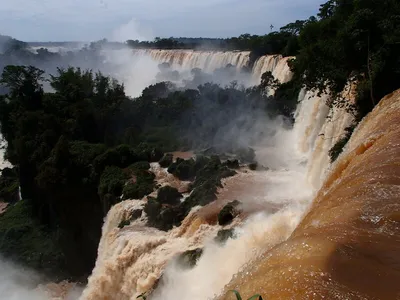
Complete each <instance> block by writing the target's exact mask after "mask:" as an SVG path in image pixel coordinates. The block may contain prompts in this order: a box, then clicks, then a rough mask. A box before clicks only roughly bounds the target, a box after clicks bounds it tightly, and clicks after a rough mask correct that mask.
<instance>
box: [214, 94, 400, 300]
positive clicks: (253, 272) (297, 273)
mask: <svg viewBox="0 0 400 300" xmlns="http://www.w3.org/2000/svg"><path fill="white" fill-rule="evenodd" d="M399 123H400V90H397V91H395V92H393V93H392V94H390V95H388V96H386V97H385V98H384V99H382V101H381V102H380V103H379V104H378V105H377V106H376V107H375V109H374V110H373V111H372V112H371V113H370V114H369V115H368V116H367V117H365V118H364V120H363V121H362V122H361V123H360V124H359V126H358V128H357V129H356V131H355V132H354V134H353V136H352V137H351V139H350V141H349V143H348V145H347V146H346V149H345V150H344V152H343V153H342V155H341V156H340V157H339V159H338V161H337V162H336V163H335V164H334V165H333V166H332V170H331V172H330V173H329V174H328V176H327V178H326V180H325V183H324V184H323V186H322V188H321V190H320V191H319V193H318V194H317V196H316V198H315V200H314V202H313V205H312V206H311V208H310V210H309V212H308V214H307V215H306V216H305V218H304V219H303V221H302V222H301V223H300V225H299V226H298V227H297V229H296V230H295V231H294V233H293V234H292V235H291V237H290V238H289V239H288V240H287V241H286V242H284V243H282V244H280V245H278V246H276V247H275V248H273V249H272V250H270V251H267V252H266V253H264V254H263V255H262V256H261V257H260V258H259V259H258V260H256V261H255V262H254V263H252V264H251V265H249V266H248V267H247V268H245V269H244V270H243V271H242V272H241V273H239V274H237V275H236V276H235V277H234V279H233V280H232V281H231V283H230V284H229V285H228V286H227V287H226V290H228V289H232V288H234V289H237V290H239V291H240V292H241V294H242V296H243V298H246V299H247V298H248V297H250V296H252V295H254V294H256V293H260V294H262V295H263V296H264V297H265V298H266V299H399V297H400V285H399V282H400V127H399ZM224 294H225V295H226V296H224V297H223V298H221V299H230V297H232V296H233V295H230V294H226V293H224ZM232 299H233V298H232Z"/></svg>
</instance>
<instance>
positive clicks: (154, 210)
mask: <svg viewBox="0 0 400 300" xmlns="http://www.w3.org/2000/svg"><path fill="white" fill-rule="evenodd" d="M143 211H144V212H145V213H146V215H147V217H148V218H149V221H150V220H155V219H156V218H157V216H158V215H159V214H160V212H161V204H160V203H159V202H157V200H156V199H154V198H152V197H148V199H147V203H146V204H145V206H144V209H143Z"/></svg>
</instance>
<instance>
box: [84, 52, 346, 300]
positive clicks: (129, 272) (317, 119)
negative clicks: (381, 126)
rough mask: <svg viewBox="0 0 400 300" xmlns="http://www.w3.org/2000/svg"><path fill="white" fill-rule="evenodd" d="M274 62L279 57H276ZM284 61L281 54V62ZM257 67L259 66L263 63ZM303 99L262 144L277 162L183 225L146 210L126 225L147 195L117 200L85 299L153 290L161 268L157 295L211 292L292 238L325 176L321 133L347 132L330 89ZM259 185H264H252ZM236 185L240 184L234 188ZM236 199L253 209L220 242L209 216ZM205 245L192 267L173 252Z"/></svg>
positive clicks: (262, 157)
mask: <svg viewBox="0 0 400 300" xmlns="http://www.w3.org/2000/svg"><path fill="white" fill-rule="evenodd" d="M149 51H150V50H149ZM157 51H158V52H157V53H160V52H162V51H160V50H157ZM166 53H168V51H166V52H164V54H163V55H165V57H168V55H167V54H166ZM159 55H161V54H159ZM185 55H186V54H185ZM179 57H181V58H180V63H181V64H184V60H185V59H186V58H182V54H180V56H179ZM165 59H167V58H165ZM168 60H169V61H170V62H171V61H174V60H176V59H175V58H168ZM197 61H198V60H197ZM267 61H268V60H267ZM185 63H186V64H188V63H187V62H185ZM267 63H268V64H271V66H272V65H273V64H272V63H271V62H270V61H268V62H267ZM259 64H261V62H259ZM279 64H280V61H277V62H276V65H275V69H276V68H277V67H276V66H277V65H279ZM193 65H195V63H193ZM255 67H257V68H259V66H257V64H256V66H255ZM280 68H281V70H280V71H279V72H276V73H277V74H281V75H280V76H282V78H289V77H290V76H291V74H290V71H289V69H288V68H286V71H284V70H285V68H283V67H280ZM264 69H266V68H264ZM285 72H286V73H285ZM299 100H300V101H302V102H301V104H300V105H299V107H298V110H297V112H296V123H295V126H294V128H293V129H292V130H288V129H284V127H283V126H279V125H277V127H276V134H275V136H273V137H270V141H273V143H272V144H271V142H270V143H269V144H268V146H267V148H263V147H259V148H257V151H256V154H257V158H258V161H259V162H260V163H261V164H263V165H267V166H268V165H269V164H271V165H272V164H273V163H274V165H273V168H272V169H271V170H268V171H258V172H249V171H244V170H242V171H241V172H240V173H239V175H237V176H236V177H233V178H230V179H227V180H226V181H225V187H224V188H223V189H222V190H221V191H220V194H219V199H218V200H217V201H216V202H215V203H212V204H210V205H208V206H206V207H204V208H197V209H194V210H193V211H192V212H191V213H190V214H189V215H188V216H187V217H186V219H185V220H184V222H183V223H182V225H181V226H180V227H179V228H175V229H173V230H171V231H169V232H167V233H166V232H161V231H158V230H156V229H153V228H149V227H146V226H145V221H146V217H145V216H142V218H140V219H139V220H137V221H135V222H132V223H131V225H129V226H126V227H124V228H123V229H119V228H118V224H119V223H120V222H121V220H123V219H125V218H127V217H128V216H129V215H130V213H131V212H132V211H133V210H135V209H140V208H142V207H143V205H144V200H135V201H124V202H122V203H119V204H117V205H115V206H114V207H113V208H112V209H111V210H110V212H109V213H108V216H107V218H106V221H105V224H104V226H103V235H102V239H101V242H100V245H99V250H98V259H97V262H96V266H95V268H94V270H93V274H92V276H91V277H90V278H89V282H88V286H87V288H86V290H85V291H84V293H83V295H82V297H81V299H82V300H92V299H93V300H94V299H119V300H124V299H136V297H137V296H138V295H139V294H141V293H143V292H146V291H149V290H151V289H152V287H153V286H154V285H155V284H156V282H157V281H158V279H159V278H160V276H162V280H161V281H160V282H159V283H158V285H157V289H156V290H155V291H154V293H153V294H152V299H155V300H161V299H164V300H173V299H177V298H182V299H189V298H190V299H196V300H204V299H211V298H213V297H215V296H216V295H218V294H219V293H220V292H221V291H222V290H223V288H224V286H225V285H226V284H228V283H229V282H230V281H231V279H232V278H233V277H234V276H235V274H237V273H238V271H239V270H240V269H242V268H243V267H244V266H245V265H247V264H249V263H251V262H252V261H255V260H257V259H260V256H262V255H263V254H264V253H265V252H266V251H267V250H268V249H271V248H272V247H274V246H275V245H277V244H279V243H281V242H283V241H285V240H286V239H287V238H288V237H289V236H290V235H291V234H292V232H293V231H294V230H295V228H296V226H297V225H298V224H299V222H300V221H301V219H302V216H303V215H304V213H305V212H306V211H307V208H308V207H309V205H310V203H311V200H312V198H313V194H314V192H315V190H316V189H315V187H318V185H319V182H320V181H322V178H323V174H324V170H323V169H326V168H327V165H326V164H325V162H324V164H322V163H321V164H320V165H319V167H320V169H322V171H318V172H317V171H316V170H317V169H318V167H315V166H314V165H313V164H314V162H313V160H314V161H321V158H320V155H316V151H317V150H316V148H315V147H316V146H318V145H319V141H320V140H319V137H320V136H321V135H322V134H327V133H328V132H329V133H332V134H335V135H336V134H338V135H340V134H342V132H340V131H341V130H342V131H343V129H342V127H343V126H342V125H341V126H335V127H334V128H333V127H332V126H329V125H326V124H327V122H329V121H327V118H326V117H327V115H328V112H329V109H328V107H327V106H326V105H325V101H326V100H328V96H322V97H318V96H317V95H316V94H314V93H311V92H305V91H302V92H301V93H300V95H299ZM277 124H279V123H277ZM329 143H330V144H331V143H332V141H329ZM330 144H329V145H330ZM261 145H262V143H261ZM327 148H329V147H322V148H321V150H318V151H321V153H322V152H324V151H325V152H324V154H323V155H326V156H327V150H326V149H327ZM328 150H329V149H328ZM321 155H322V154H321ZM307 161H308V163H307ZM328 164H329V161H328ZM307 170H308V172H307ZM316 173H318V174H317V175H315V174H316ZM315 177H318V180H316V179H315ZM308 178H310V179H311V184H310V181H308ZM314 180H315V181H318V183H315V182H314ZM239 182H241V183H243V182H245V183H246V182H248V184H243V185H241V184H239ZM254 185H257V186H258V188H254V189H253V188H252V186H254ZM232 187H235V188H233V190H232V191H229V189H230V188H232ZM260 187H262V188H260ZM230 197H231V198H230ZM222 198H224V199H222ZM225 198H226V199H225ZM228 198H230V199H228ZM233 199H240V201H241V202H243V205H244V210H245V211H246V210H247V211H248V214H247V216H248V217H244V218H241V220H238V221H236V223H235V224H233V226H234V227H235V232H236V233H237V238H236V239H229V240H228V241H227V243H226V244H225V245H223V246H221V245H217V244H216V243H215V242H214V241H213V238H214V237H215V235H216V233H217V231H218V230H220V229H221V227H220V226H218V225H215V223H213V222H211V221H210V220H211V219H213V216H211V214H215V211H219V210H218V209H220V204H221V203H224V201H225V203H226V201H227V200H233ZM255 207H256V208H257V209H254V208H255ZM199 247H204V254H203V255H202V257H201V258H200V260H199V261H198V263H197V265H196V266H195V267H194V268H193V269H191V270H183V269H182V268H181V267H180V266H179V264H178V263H177V262H176V260H175V259H174V257H175V256H176V255H177V254H178V253H182V252H184V251H186V250H191V249H196V248H199Z"/></svg>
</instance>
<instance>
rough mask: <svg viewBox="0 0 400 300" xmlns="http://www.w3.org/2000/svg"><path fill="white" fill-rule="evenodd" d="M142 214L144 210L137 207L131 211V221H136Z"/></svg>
mask: <svg viewBox="0 0 400 300" xmlns="http://www.w3.org/2000/svg"><path fill="white" fill-rule="evenodd" d="M141 216H142V210H141V209H135V210H133V211H132V212H131V217H130V220H131V221H135V220H137V219H139V218H140V217H141Z"/></svg>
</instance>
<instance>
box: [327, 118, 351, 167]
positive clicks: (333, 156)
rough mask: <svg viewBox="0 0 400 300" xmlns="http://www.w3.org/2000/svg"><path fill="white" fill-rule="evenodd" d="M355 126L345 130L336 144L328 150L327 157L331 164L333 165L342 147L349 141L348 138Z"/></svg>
mask: <svg viewBox="0 0 400 300" xmlns="http://www.w3.org/2000/svg"><path fill="white" fill-rule="evenodd" d="M355 126H356V125H355V124H353V125H351V126H349V127H346V128H345V135H344V136H343V137H342V138H341V139H340V140H338V141H337V142H336V144H335V145H334V146H333V147H332V148H331V149H330V150H329V152H328V153H329V157H330V159H331V163H333V162H334V161H335V160H336V159H337V158H338V157H339V155H340V154H341V153H342V152H343V148H344V146H346V144H347V142H348V141H349V140H350V137H351V135H352V133H353V131H354V128H355Z"/></svg>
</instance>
